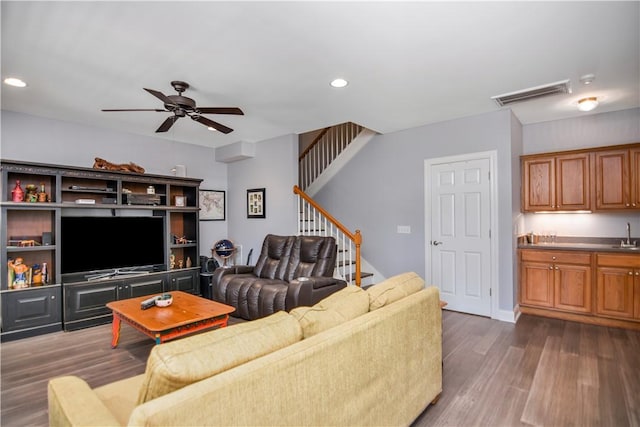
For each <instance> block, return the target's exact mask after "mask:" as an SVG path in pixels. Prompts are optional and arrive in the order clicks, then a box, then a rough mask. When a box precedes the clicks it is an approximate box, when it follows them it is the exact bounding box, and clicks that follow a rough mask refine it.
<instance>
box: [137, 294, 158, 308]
mask: <svg viewBox="0 0 640 427" xmlns="http://www.w3.org/2000/svg"><path fill="white" fill-rule="evenodd" d="M156 299H158V297H151V298H148V299H146V300H144V301H142V302H141V303H140V309H142V310H146V309H147V308H151V307H153V306H154V305H156Z"/></svg>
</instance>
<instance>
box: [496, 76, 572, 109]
mask: <svg viewBox="0 0 640 427" xmlns="http://www.w3.org/2000/svg"><path fill="white" fill-rule="evenodd" d="M561 93H571V87H570V86H569V80H562V81H559V82H555V83H549V84H546V85H542V86H536V87H532V88H529V89H523V90H519V91H517V92H510V93H505V94H502V95H496V96H492V97H491V99H493V100H495V101H496V102H497V103H498V105H499V106H501V107H502V106H504V105H509V104H514V103H516V102H523V101H530V100H532V99H538V98H543V97H545V96H551V95H558V94H561Z"/></svg>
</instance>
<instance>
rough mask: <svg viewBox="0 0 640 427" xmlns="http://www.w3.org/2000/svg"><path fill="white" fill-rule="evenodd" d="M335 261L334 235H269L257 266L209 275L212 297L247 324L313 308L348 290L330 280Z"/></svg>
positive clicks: (227, 268)
mask: <svg viewBox="0 0 640 427" xmlns="http://www.w3.org/2000/svg"><path fill="white" fill-rule="evenodd" d="M336 258H337V246H336V241H335V239H334V238H333V237H323V236H276V235H273V234H269V235H267V236H266V237H265V239H264V242H263V243H262V252H261V253H260V256H259V257H258V261H257V262H256V265H255V266H248V265H239V266H233V267H226V268H225V267H221V268H218V269H217V270H216V271H215V272H214V273H213V276H212V278H211V280H212V299H213V300H215V301H218V302H221V303H224V304H227V305H231V306H233V307H235V309H236V311H234V312H233V313H231V315H232V316H235V317H241V318H243V319H247V320H254V319H258V318H261V317H265V316H268V315H270V314H273V313H275V312H276V311H280V310H286V311H290V310H291V309H293V308H295V307H299V306H311V305H314V304H316V303H317V302H318V301H320V300H321V299H323V298H325V297H327V296H329V295H331V294H332V293H334V292H336V291H338V290H340V289H342V288H344V287H346V286H347V283H346V282H345V281H344V280H340V279H336V278H334V277H333V270H334V269H335V265H336Z"/></svg>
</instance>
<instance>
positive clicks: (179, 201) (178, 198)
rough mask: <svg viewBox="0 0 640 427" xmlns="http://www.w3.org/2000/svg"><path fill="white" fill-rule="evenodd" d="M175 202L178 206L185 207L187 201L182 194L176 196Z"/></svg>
mask: <svg viewBox="0 0 640 427" xmlns="http://www.w3.org/2000/svg"><path fill="white" fill-rule="evenodd" d="M175 203H176V206H178V207H185V206H186V205H187V201H186V198H185V197H184V196H176V199H175Z"/></svg>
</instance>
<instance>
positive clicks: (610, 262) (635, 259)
mask: <svg viewBox="0 0 640 427" xmlns="http://www.w3.org/2000/svg"><path fill="white" fill-rule="evenodd" d="M596 256H597V258H596V259H597V263H598V266H603V267H629V268H640V254H638V255H620V254H597V255H596Z"/></svg>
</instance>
